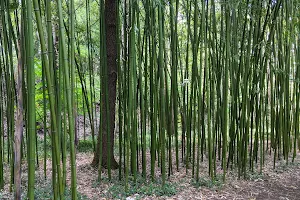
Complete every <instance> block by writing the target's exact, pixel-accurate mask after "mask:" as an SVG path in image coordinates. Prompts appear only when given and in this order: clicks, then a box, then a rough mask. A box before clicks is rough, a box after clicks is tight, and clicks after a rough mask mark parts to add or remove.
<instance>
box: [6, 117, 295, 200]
mask: <svg viewBox="0 0 300 200" xmlns="http://www.w3.org/2000/svg"><path fill="white" fill-rule="evenodd" d="M79 121H80V126H82V125H81V124H82V121H83V120H82V118H81V119H79ZM82 130H83V128H82V127H80V128H79V138H80V141H82V139H83V133H82ZM41 136H42V134H40V137H41ZM89 137H90V136H89ZM40 139H42V138H40ZM79 144H80V143H79ZM82 144H83V143H82ZM88 144H92V143H88ZM91 150H92V146H90V147H88V148H87V149H85V150H84V151H82V149H81V150H80V149H78V151H77V155H76V160H77V190H78V196H79V199H85V200H87V199H94V200H99V199H127V200H134V199H167V200H171V199H174V200H175V199H182V200H187V199H203V200H210V199H214V200H219V199H228V200H233V199H237V200H238V199H247V200H268V199H271V200H299V199H300V152H298V155H297V157H296V159H295V161H294V162H291V161H292V159H291V158H290V159H289V163H288V165H287V164H286V161H284V160H279V161H276V167H275V169H273V154H272V155H269V154H268V153H266V155H265V165H264V167H263V170H262V173H259V164H257V165H256V166H255V170H254V171H255V172H248V173H247V176H246V178H244V177H241V178H240V179H238V172H237V170H236V169H233V170H230V169H229V170H228V172H227V174H226V182H225V183H224V182H223V181H222V175H223V170H222V169H221V167H220V166H221V163H220V162H219V161H218V162H217V165H216V166H217V170H216V177H215V179H214V180H213V181H212V180H211V179H210V177H209V176H208V164H207V163H208V161H207V158H206V156H205V155H204V162H200V169H199V172H200V173H199V182H198V183H196V181H195V179H193V177H192V169H188V173H186V168H185V165H184V164H183V163H182V162H180V165H179V169H178V171H177V170H176V169H175V168H176V164H175V152H173V156H172V158H173V159H172V161H173V165H172V166H173V173H172V175H170V176H169V177H168V179H167V183H166V186H165V187H164V188H162V187H161V178H160V177H161V176H160V168H159V167H157V164H156V170H155V173H156V174H155V176H156V177H157V178H156V179H155V181H154V182H152V181H151V177H150V162H149V161H150V152H147V161H148V163H147V178H146V180H145V179H144V178H143V177H142V176H141V174H140V173H139V174H138V177H137V181H136V183H134V182H133V177H131V176H130V177H129V191H128V192H127V193H126V192H125V186H124V180H121V181H120V180H119V178H118V174H119V170H114V171H112V180H108V178H107V177H108V175H107V170H103V171H102V180H101V182H98V181H97V178H98V171H97V169H94V168H93V167H91V165H90V164H91V162H92V159H93V156H94V155H93V153H92V152H91ZM116 159H117V160H118V157H116ZM180 161H181V159H180ZM139 162H140V163H139V164H140V165H139V166H141V159H140V160H139ZM258 163H259V160H258ZM46 166H47V170H46V176H47V178H46V179H45V178H44V177H45V175H44V168H43V161H42V157H40V163H39V167H37V169H36V187H35V196H36V198H35V199H41V200H43V199H52V198H53V194H52V186H51V176H52V175H51V174H52V164H51V160H50V159H49V160H47V165H46ZM166 167H168V165H167V166H166ZM139 170H140V172H141V168H140V169H139ZM4 172H5V173H4V179H5V186H4V189H3V190H2V191H0V199H1V200H2V199H13V193H11V192H10V191H9V189H10V184H9V183H10V166H9V165H8V164H7V163H4ZM122 173H123V171H122ZM70 174H71V171H70V164H69V160H67V185H68V189H67V191H66V193H67V194H66V196H67V198H66V199H71V198H70V189H69V188H70V183H71V178H70ZM26 184H27V164H26V161H24V162H23V164H22V191H23V195H22V196H23V198H22V199H26V187H27V186H26Z"/></svg>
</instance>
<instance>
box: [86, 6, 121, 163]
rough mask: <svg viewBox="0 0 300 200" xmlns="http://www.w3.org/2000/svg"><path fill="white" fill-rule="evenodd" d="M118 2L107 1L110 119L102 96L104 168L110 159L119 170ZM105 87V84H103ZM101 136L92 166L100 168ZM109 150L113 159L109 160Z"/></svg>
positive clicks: (106, 27) (106, 24)
mask: <svg viewBox="0 0 300 200" xmlns="http://www.w3.org/2000/svg"><path fill="white" fill-rule="evenodd" d="M116 5H117V4H116V0H106V1H105V29H106V50H107V73H108V83H107V84H108V99H109V102H108V103H109V109H110V114H109V119H107V116H106V100H105V95H104V92H101V95H102V102H101V104H102V106H103V109H102V110H103V113H101V115H102V122H101V123H102V166H103V167H107V163H108V159H111V162H110V163H111V168H112V169H117V168H118V167H119V165H118V163H117V162H116V160H115V158H114V153H113V152H114V130H115V110H116V93H117V88H116V86H117V38H116V34H117V26H116V23H117V7H116ZM102 85H103V84H102ZM106 120H109V126H110V128H109V130H110V134H107V127H106V126H107V121H106ZM108 135H110V141H111V142H110V144H111V145H110V146H109V147H108ZM100 142H101V141H100V134H99V135H98V142H97V149H96V152H95V155H94V160H93V162H92V166H98V163H99V156H100V155H99V152H100V146H101V145H100ZM108 148H110V152H111V157H110V158H108Z"/></svg>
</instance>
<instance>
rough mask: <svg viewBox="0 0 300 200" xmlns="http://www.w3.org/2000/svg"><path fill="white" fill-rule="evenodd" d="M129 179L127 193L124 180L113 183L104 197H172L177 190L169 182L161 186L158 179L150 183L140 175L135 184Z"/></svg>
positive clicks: (173, 184) (175, 186)
mask: <svg viewBox="0 0 300 200" xmlns="http://www.w3.org/2000/svg"><path fill="white" fill-rule="evenodd" d="M129 179H130V181H129V183H128V191H127V192H126V191H125V182H124V180H123V181H114V182H113V185H112V186H110V187H109V189H108V191H107V193H106V194H105V196H104V197H105V198H109V199H112V198H113V199H126V197H129V196H134V199H141V198H143V197H145V196H153V197H160V196H173V195H175V194H176V193H177V192H178V189H179V187H178V185H177V184H175V183H171V182H166V184H165V186H162V183H161V180H160V179H159V180H156V181H154V182H152V181H150V180H145V179H144V178H143V177H142V176H140V175H139V176H138V177H137V180H136V182H134V180H133V177H129ZM104 181H105V180H104Z"/></svg>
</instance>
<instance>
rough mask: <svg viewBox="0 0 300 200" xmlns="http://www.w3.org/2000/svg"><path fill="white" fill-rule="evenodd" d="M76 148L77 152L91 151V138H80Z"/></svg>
mask: <svg viewBox="0 0 300 200" xmlns="http://www.w3.org/2000/svg"><path fill="white" fill-rule="evenodd" d="M77 150H78V151H79V152H93V140H80V141H79V144H78V146H77Z"/></svg>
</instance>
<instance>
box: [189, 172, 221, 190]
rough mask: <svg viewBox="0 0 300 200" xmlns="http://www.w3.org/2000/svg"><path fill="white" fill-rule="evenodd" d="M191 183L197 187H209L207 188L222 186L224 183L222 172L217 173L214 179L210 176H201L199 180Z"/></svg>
mask: <svg viewBox="0 0 300 200" xmlns="http://www.w3.org/2000/svg"><path fill="white" fill-rule="evenodd" d="M191 185H193V186H194V187H196V188H201V187H207V188H218V189H219V188H221V187H222V186H223V185H224V181H223V176H222V174H217V175H216V177H214V179H211V178H210V177H200V178H199V180H198V181H196V180H195V179H193V180H192V182H191Z"/></svg>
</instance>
